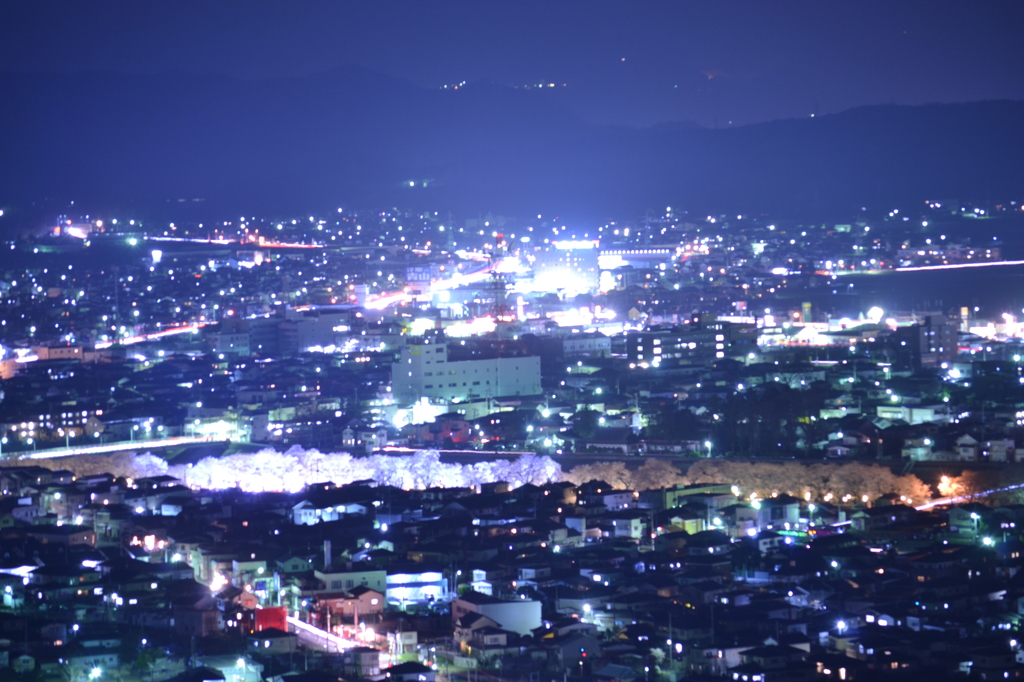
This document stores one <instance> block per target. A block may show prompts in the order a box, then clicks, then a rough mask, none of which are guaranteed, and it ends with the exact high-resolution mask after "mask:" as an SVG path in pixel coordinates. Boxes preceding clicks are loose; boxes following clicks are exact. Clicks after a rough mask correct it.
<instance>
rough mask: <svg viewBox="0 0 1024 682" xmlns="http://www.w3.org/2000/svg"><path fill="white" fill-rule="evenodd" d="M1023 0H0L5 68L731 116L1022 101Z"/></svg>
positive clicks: (606, 113)
mask: <svg viewBox="0 0 1024 682" xmlns="http://www.w3.org/2000/svg"><path fill="white" fill-rule="evenodd" d="M1022 27H1024V3H1022V2H1019V1H1017V0H1010V1H1006V2H984V1H982V2H944V1H942V0H923V1H918V0H896V1H894V0H882V1H879V0H859V1H857V2H832V1H830V0H817V1H815V2H764V1H759V2H713V3H712V2H679V1H673V2H643V3H640V2H617V3H609V2H565V3H562V2H551V1H549V0H545V1H542V2H526V1H517V2H500V3H499V2H488V1H486V0H473V1H471V2H465V1H455V0H452V1H448V2H420V1H417V2H333V1H332V2H328V1H322V2H302V1H288V2H284V1H280V0H278V1H268V0H247V1H245V2H210V1H209V0H204V1H199V2H188V1H180V0H178V1H175V2H164V3H153V2H140V1H138V0H132V1H131V2H104V1H101V2H81V1H78V0H75V1H67V0H52V1H49V0H48V1H47V2H17V1H10V2H4V3H0V69H3V70H10V71H63V72H66V71H76V70H87V69H88V70H109V71H126V72H135V73H139V72H141V73H151V72H162V71H185V72H197V73H216V74H226V75H230V76H234V77H239V78H247V79H253V78H271V77H281V76H301V75H305V74H309V73H315V72H320V71H324V70H328V69H331V68H336V67H339V66H343V65H347V64H356V65H359V66H363V67H366V68H368V69H371V70H374V71H378V72H381V73H384V74H388V75H391V76H395V77H399V78H403V79H408V80H410V81H412V82H413V83H415V84H417V85H420V86H423V87H439V86H440V85H442V84H444V83H455V82H459V81H463V80H467V81H478V80H491V81H495V82H499V83H507V84H510V85H511V84H526V83H537V82H555V83H566V84H567V87H565V88H564V89H562V90H561V91H560V92H559V94H558V98H559V100H560V101H561V102H563V103H564V104H566V105H567V106H569V107H571V108H572V109H573V110H574V111H577V112H579V113H581V114H582V115H584V116H585V117H586V118H587V119H589V120H591V121H595V122H616V123H626V124H632V125H647V124H652V123H657V122H662V121H695V122H697V123H700V124H702V125H708V126H710V125H714V124H717V125H718V126H720V127H721V126H725V125H729V124H730V122H731V123H732V125H743V124H748V123H754V122H760V121H766V120H772V119H777V118H791V117H798V116H807V115H810V114H811V113H814V112H815V111H817V112H818V113H822V114H824V113H834V112H838V111H843V110H846V109H849V108H851V107H855V106H859V105H865V104H881V103H897V104H921V103H927V102H963V101H974V100H982V99H1024V50H1022V49H1021V45H1022V44H1024V29H1022Z"/></svg>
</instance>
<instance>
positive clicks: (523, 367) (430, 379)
mask: <svg viewBox="0 0 1024 682" xmlns="http://www.w3.org/2000/svg"><path fill="white" fill-rule="evenodd" d="M391 392H392V395H393V396H394V400H395V402H397V403H411V402H415V401H417V400H419V399H420V398H428V399H430V400H431V401H445V402H453V401H456V400H458V401H465V400H470V399H476V398H498V397H508V396H517V395H520V396H529V395H539V394H540V393H541V387H540V358H539V357H536V356H519V357H491V358H484V359H469V360H449V359H448V344H447V343H445V342H441V343H419V344H410V345H407V346H404V347H403V348H402V351H401V354H400V356H399V359H398V361H397V362H396V363H394V364H393V365H392V366H391Z"/></svg>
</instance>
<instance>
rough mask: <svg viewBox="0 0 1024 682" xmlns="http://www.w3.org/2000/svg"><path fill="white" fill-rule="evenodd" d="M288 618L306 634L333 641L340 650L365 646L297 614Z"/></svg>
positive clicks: (291, 623) (287, 618) (296, 627)
mask: <svg viewBox="0 0 1024 682" xmlns="http://www.w3.org/2000/svg"><path fill="white" fill-rule="evenodd" d="M286 620H287V621H288V624H289V625H291V626H292V627H294V628H295V629H296V630H301V631H303V632H305V633H306V634H309V635H313V636H314V637H319V638H321V639H323V640H324V642H330V643H332V644H333V645H334V646H335V647H336V648H337V650H338V651H341V650H343V649H352V648H354V647H357V646H364V645H363V644H362V643H360V642H356V641H353V640H351V639H345V638H344V637H339V636H338V635H335V634H334V633H331V632H327V630H321V629H320V628H318V627H316V626H315V625H310V624H309V623H305V622H303V621H301V620H299V619H298V618H296V617H295V616H287V617H286ZM325 648H326V647H325Z"/></svg>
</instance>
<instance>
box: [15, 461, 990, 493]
mask: <svg viewBox="0 0 1024 682" xmlns="http://www.w3.org/2000/svg"><path fill="white" fill-rule="evenodd" d="M19 463H21V464H36V465H40V466H44V467H47V468H50V469H69V470H71V471H73V472H74V473H75V474H76V475H78V476H86V475H94V474H100V473H111V474H114V475H115V476H122V477H125V478H140V477H144V476H156V475H161V474H169V475H171V476H175V477H176V478H178V479H180V480H181V481H183V482H184V483H185V484H186V485H189V486H194V487H198V488H206V489H225V488H240V489H242V490H245V491H249V492H262V491H270V490H283V491H299V490H302V488H303V487H305V486H306V485H307V484H309V483H314V482H328V481H329V482H333V483H335V484H336V485H346V484H349V483H353V482H355V481H361V480H373V481H375V482H377V483H378V484H381V485H392V486H396V487H399V488H405V489H423V488H432V487H439V488H451V487H465V488H474V487H479V486H480V485H482V484H484V483H493V482H497V481H507V482H508V483H510V484H512V485H513V486H516V487H518V486H521V485H524V484H526V483H532V484H534V485H545V484H547V483H554V482H559V481H569V482H572V483H575V484H577V485H578V484H581V483H585V482H587V481H593V480H601V481H605V482H607V483H608V484H609V485H610V486H612V487H613V488H617V489H622V490H640V491H643V490H656V489H660V488H667V487H671V486H674V485H690V484H709V483H714V484H721V483H727V484H729V485H730V486H736V488H737V489H738V491H739V494H740V495H741V496H742V497H745V498H749V497H750V495H751V494H756V495H757V496H758V497H761V498H767V497H771V496H772V495H780V494H788V495H793V496H795V497H799V498H801V499H808V500H811V501H826V502H853V501H859V500H861V499H862V498H863V497H864V496H866V497H867V499H869V500H874V499H877V498H878V497H880V496H882V495H885V494H888V493H894V494H896V495H899V496H902V497H903V501H904V502H905V503H907V504H912V505H919V504H922V503H924V502H927V501H928V500H930V499H931V498H932V490H931V489H930V488H929V486H927V485H926V484H925V483H924V482H922V481H921V479H919V478H918V477H917V476H914V475H903V476H900V475H897V474H894V473H893V472H892V471H891V470H889V469H888V468H886V467H884V466H879V465H868V464H858V463H843V464H837V463H818V464H801V463H799V462H786V463H781V464H769V463H751V462H738V461H731V460H726V459H707V460H700V461H698V462H696V463H694V464H692V465H691V466H690V467H689V468H688V469H687V471H686V472H685V473H684V472H683V471H681V470H680V469H679V468H678V467H677V466H676V465H675V464H674V463H673V462H671V461H669V460H656V459H652V460H646V461H645V462H644V463H643V464H642V465H641V466H639V467H632V468H631V467H629V466H627V465H626V464H625V463H623V462H600V463H596V464H583V465H579V466H575V467H572V468H571V469H569V470H568V471H563V469H562V467H561V466H560V465H559V464H558V463H557V462H555V461H554V460H553V459H551V458H550V457H545V456H538V455H522V456H520V457H518V458H516V459H514V460H505V459H498V460H492V461H485V462H475V463H473V464H453V463H447V462H442V461H441V459H440V456H439V454H438V453H437V452H436V451H433V450H422V451H420V452H416V453H414V454H412V455H405V456H400V455H371V456H368V457H354V456H352V455H351V454H349V453H321V452H318V451H316V450H303V449H301V448H298V447H294V448H292V449H290V450H288V451H287V452H283V453H282V452H276V451H274V450H270V449H268V450H263V451H260V452H257V453H254V454H245V455H230V456H226V457H208V458H205V459H202V460H200V461H199V462H197V463H195V464H194V465H171V464H169V463H168V462H166V461H165V460H163V459H161V458H160V457H157V456H155V455H152V454H150V453H148V452H147V453H143V454H129V453H118V454H114V455H111V456H108V457H104V456H98V455H95V456H79V457H66V458H60V459H52V460H22V461H21V462H19ZM967 487H968V486H964V488H967ZM969 487H970V488H973V490H974V491H977V490H978V489H979V488H980V486H979V485H977V484H975V485H973V486H969ZM961 490H963V488H961ZM968 492H970V491H968Z"/></svg>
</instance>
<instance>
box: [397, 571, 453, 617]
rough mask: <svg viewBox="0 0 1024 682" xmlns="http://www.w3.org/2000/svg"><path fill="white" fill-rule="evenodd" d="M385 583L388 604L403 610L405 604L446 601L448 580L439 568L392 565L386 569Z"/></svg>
mask: <svg viewBox="0 0 1024 682" xmlns="http://www.w3.org/2000/svg"><path fill="white" fill-rule="evenodd" d="M386 581H387V597H388V603H389V604H397V605H399V606H401V607H402V608H403V609H404V608H405V605H406V604H431V603H433V602H435V601H448V580H447V579H446V578H445V576H444V572H443V571H442V569H441V567H440V566H432V565H430V564H402V565H393V566H390V567H389V568H388V572H387V578H386Z"/></svg>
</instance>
